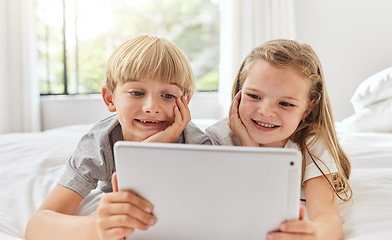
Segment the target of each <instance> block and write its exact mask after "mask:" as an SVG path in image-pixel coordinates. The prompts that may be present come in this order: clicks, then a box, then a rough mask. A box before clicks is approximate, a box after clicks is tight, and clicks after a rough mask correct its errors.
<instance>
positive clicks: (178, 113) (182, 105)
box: [143, 96, 191, 143]
mask: <svg viewBox="0 0 392 240" xmlns="http://www.w3.org/2000/svg"><path fill="white" fill-rule="evenodd" d="M176 102H177V106H176V107H175V108H174V122H173V124H172V125H171V126H169V127H167V128H166V129H165V130H163V131H161V132H158V133H156V134H154V135H152V136H150V137H149V138H147V139H145V140H143V142H163V143H173V142H175V141H176V140H177V139H178V138H179V137H180V135H181V133H182V131H183V130H184V129H185V127H186V126H187V125H188V123H189V121H191V111H190V110H189V107H188V101H187V100H186V99H185V97H184V96H181V97H180V98H176Z"/></svg>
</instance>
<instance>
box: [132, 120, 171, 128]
mask: <svg viewBox="0 0 392 240" xmlns="http://www.w3.org/2000/svg"><path fill="white" fill-rule="evenodd" d="M135 121H136V122H137V123H139V124H140V125H141V126H143V127H161V126H162V125H163V124H164V123H165V122H166V121H159V120H143V119H135Z"/></svg>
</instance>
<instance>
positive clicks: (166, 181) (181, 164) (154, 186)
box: [114, 141, 302, 240]
mask: <svg viewBox="0 0 392 240" xmlns="http://www.w3.org/2000/svg"><path fill="white" fill-rule="evenodd" d="M114 158H115V164H116V169H117V179H118V186H119V190H120V191H122V190H131V191H134V192H135V193H137V194H139V195H140V196H142V197H143V198H145V199H147V200H148V201H149V202H151V203H152V204H153V205H154V212H153V213H154V215H155V216H156V217H157V222H156V224H155V226H152V227H150V228H149V229H148V230H147V231H139V230H136V231H135V232H134V233H133V234H132V235H131V236H128V238H127V239H135V240H144V239H146V240H148V239H149V240H151V239H160V240H166V239H167V240H169V239H170V240H180V239H181V240H184V239H186V240H193V239H195V240H196V239H197V240H201V239H203V240H218V239H225V240H234V239H236V240H243V239H247V240H252V239H254V240H256V239H257V240H260V239H265V238H266V234H267V233H268V232H269V231H274V230H277V229H278V228H279V225H280V223H281V222H283V221H285V220H295V219H298V217H299V205H300V189H301V185H300V182H301V181H300V179H301V162H302V161H301V154H300V152H299V151H296V150H293V149H283V148H251V147H234V146H206V145H189V144H166V143H140V142H123V141H120V142H117V143H116V144H115V146H114Z"/></svg>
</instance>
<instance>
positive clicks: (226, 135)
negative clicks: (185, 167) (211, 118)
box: [206, 118, 241, 146]
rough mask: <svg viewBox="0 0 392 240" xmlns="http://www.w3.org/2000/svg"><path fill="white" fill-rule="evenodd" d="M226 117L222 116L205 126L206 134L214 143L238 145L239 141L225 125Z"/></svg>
mask: <svg viewBox="0 0 392 240" xmlns="http://www.w3.org/2000/svg"><path fill="white" fill-rule="evenodd" d="M228 122H229V119H228V118H224V119H222V120H219V121H218V122H216V123H214V124H213V125H211V126H209V127H208V128H206V133H207V135H208V136H209V137H210V138H211V141H212V144H214V145H230V146H240V145H241V144H240V142H239V140H238V138H237V137H236V136H234V134H233V132H232V131H231V129H230V128H229V126H228V125H227V124H228Z"/></svg>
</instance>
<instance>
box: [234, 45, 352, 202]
mask: <svg viewBox="0 0 392 240" xmlns="http://www.w3.org/2000/svg"><path fill="white" fill-rule="evenodd" d="M260 60H263V61H266V62H268V63H269V64H271V65H272V66H274V67H277V68H287V67H291V68H292V69H293V70H295V71H296V72H297V73H298V74H300V75H301V76H303V77H305V78H306V79H309V80H310V83H311V85H310V91H309V101H308V106H309V104H311V102H312V101H314V102H315V104H314V107H313V108H312V110H311V112H310V113H309V115H308V116H307V117H306V119H305V120H304V121H302V122H300V124H299V125H298V127H297V129H296V131H295V132H294V133H293V135H292V136H291V138H290V139H291V140H292V141H293V142H295V143H296V144H298V146H299V148H300V150H301V152H302V156H303V157H302V161H303V164H302V179H303V177H304V171H305V156H306V154H309V155H310V157H311V158H312V160H313V162H314V163H315V164H316V166H317V167H318V168H319V169H320V171H321V168H320V167H319V164H317V161H315V159H318V160H320V159H319V158H318V157H317V156H314V155H313V154H311V152H310V151H309V148H310V147H311V146H312V145H313V144H314V143H315V142H316V141H317V140H318V139H321V140H322V141H323V142H324V143H325V144H326V146H327V148H328V151H329V153H330V154H331V156H332V157H333V159H334V161H335V164H336V166H337V169H338V173H337V174H335V175H334V176H333V180H332V183H331V182H330V184H331V187H332V188H333V190H334V191H335V193H336V195H337V196H338V197H339V198H340V199H342V200H344V201H347V200H349V199H350V198H351V196H352V190H351V187H350V185H349V183H348V179H349V177H350V172H351V163H350V160H349V158H348V156H347V155H346V153H345V152H344V151H343V149H342V148H341V146H340V145H339V142H338V139H337V136H336V132H335V126H334V120H333V116H332V110H331V104H330V102H329V97H328V94H327V89H326V85H325V80H324V74H323V70H322V67H321V63H320V60H319V58H318V57H317V55H316V53H315V52H314V51H313V49H312V48H311V47H310V46H309V45H308V44H300V43H298V42H296V41H293V40H285V39H277V40H272V41H268V42H266V43H264V44H262V45H261V46H259V47H257V48H255V49H254V50H253V51H252V52H251V53H250V54H249V55H248V56H247V57H246V58H245V60H244V61H243V63H242V65H241V67H240V70H239V72H238V74H237V77H236V81H235V82H234V86H233V91H232V98H233V99H234V97H235V95H236V94H237V93H238V91H239V90H241V89H242V86H243V84H244V81H245V79H246V78H247V75H248V71H249V68H250V67H251V66H252V64H253V63H254V62H256V61H260ZM321 172H322V173H323V175H324V176H325V177H326V174H328V173H324V172H323V171H321ZM327 180H328V178H327ZM341 193H343V195H342V194H341Z"/></svg>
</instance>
